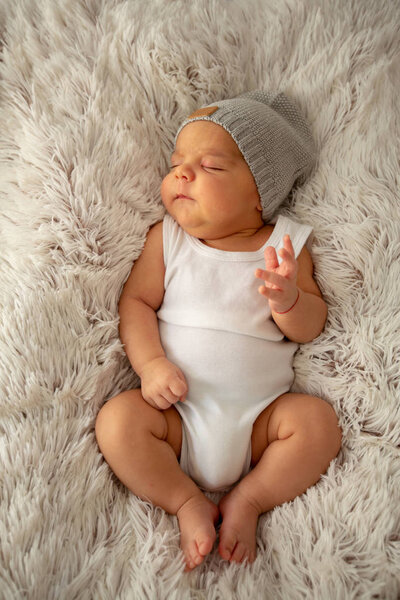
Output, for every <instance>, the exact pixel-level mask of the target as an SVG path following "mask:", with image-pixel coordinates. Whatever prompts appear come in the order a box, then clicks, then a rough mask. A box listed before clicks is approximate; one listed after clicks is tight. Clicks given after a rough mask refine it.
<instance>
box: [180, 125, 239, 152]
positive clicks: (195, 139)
mask: <svg viewBox="0 0 400 600" xmlns="http://www.w3.org/2000/svg"><path fill="white" fill-rule="evenodd" d="M193 148H196V149H197V150H198V151H199V152H203V153H205V154H207V153H208V154H220V155H221V156H223V155H226V156H227V157H232V156H235V157H237V156H239V157H241V156H242V154H241V152H240V150H239V148H238V147H237V145H236V142H235V141H234V139H233V138H232V136H231V135H230V134H229V133H228V132H227V131H226V130H225V129H224V128H223V127H222V126H221V125H218V124H217V123H213V122H211V121H205V120H198V121H192V122H191V123H188V124H187V125H185V127H184V128H183V129H182V130H181V131H180V132H179V135H178V137H177V139H176V144H175V153H177V154H179V153H180V152H185V151H187V150H192V149H193Z"/></svg>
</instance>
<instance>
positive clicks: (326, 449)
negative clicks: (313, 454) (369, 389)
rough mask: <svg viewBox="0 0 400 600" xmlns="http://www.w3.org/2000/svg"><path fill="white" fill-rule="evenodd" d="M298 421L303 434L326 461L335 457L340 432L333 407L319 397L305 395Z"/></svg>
mask: <svg viewBox="0 0 400 600" xmlns="http://www.w3.org/2000/svg"><path fill="white" fill-rule="evenodd" d="M300 421H301V423H302V428H303V433H304V436H305V437H306V438H308V439H309V440H310V442H311V443H312V445H314V447H315V450H316V451H317V452H320V453H321V456H325V457H326V460H328V461H330V460H332V459H333V458H335V456H336V455H337V454H338V452H339V450H340V446H341V442H342V432H341V429H340V427H339V422H338V418H337V415H336V413H335V411H334V409H333V407H332V406H331V405H330V404H329V403H328V402H326V401H325V400H322V399H321V398H316V397H314V396H306V397H305V400H304V412H303V415H302V417H301V418H300Z"/></svg>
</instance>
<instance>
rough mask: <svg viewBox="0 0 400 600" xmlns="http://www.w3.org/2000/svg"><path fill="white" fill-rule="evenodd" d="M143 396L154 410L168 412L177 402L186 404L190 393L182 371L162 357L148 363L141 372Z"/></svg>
mask: <svg viewBox="0 0 400 600" xmlns="http://www.w3.org/2000/svg"><path fill="white" fill-rule="evenodd" d="M139 375H140V379H141V382H142V390H141V391H142V396H143V398H144V400H146V402H148V403H149V404H150V405H151V406H154V408H159V409H161V410H166V409H167V408H169V407H170V406H171V405H172V404H175V403H176V402H179V401H181V402H184V401H185V397H186V393H187V391H188V387H187V383H186V379H185V376H184V374H183V373H182V371H181V370H180V369H179V368H178V367H177V366H176V365H174V364H173V363H172V362H170V361H169V360H168V359H167V358H165V357H163V356H160V357H158V358H155V359H153V360H151V361H149V362H148V363H146V364H145V365H144V367H143V369H142V371H141V373H140V374H139Z"/></svg>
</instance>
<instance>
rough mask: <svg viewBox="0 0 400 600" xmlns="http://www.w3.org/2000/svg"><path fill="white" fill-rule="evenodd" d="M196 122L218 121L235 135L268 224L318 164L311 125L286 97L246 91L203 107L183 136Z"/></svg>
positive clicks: (189, 121)
mask: <svg viewBox="0 0 400 600" xmlns="http://www.w3.org/2000/svg"><path fill="white" fill-rule="evenodd" d="M193 121H211V122H213V123H217V124H218V125H221V126H222V127H223V128H224V129H225V130H226V131H227V132H228V133H229V134H230V135H231V136H232V138H233V139H234V141H235V142H236V144H237V146H238V148H239V150H240V152H241V153H242V155H243V157H244V159H245V161H246V162H247V164H248V166H249V168H250V171H251V172H252V174H253V177H254V180H255V182H256V185H257V189H258V193H259V195H260V199H261V204H262V207H263V212H262V217H263V220H264V221H265V222H266V223H268V222H269V221H270V220H271V218H272V216H273V215H274V213H275V212H276V210H277V209H278V208H279V206H280V205H281V204H282V202H283V201H284V200H285V198H286V197H287V195H288V194H289V192H290V190H291V188H292V187H293V184H294V183H295V181H298V182H302V181H303V180H304V179H305V176H306V175H307V174H308V173H309V172H310V171H311V169H312V167H313V165H314V163H315V146H314V142H313V139H312V136H311V131H310V128H309V125H308V124H307V122H306V120H305V119H304V117H303V116H302V114H301V113H300V111H299V109H298V108H297V107H296V106H295V105H294V104H293V103H292V101H291V100H289V98H288V97H287V96H285V95H284V94H282V93H274V92H263V91H261V90H258V91H254V92H246V93H244V94H241V95H240V96H238V97H237V98H231V99H229V100H221V101H219V102H216V103H215V104H210V105H208V106H206V107H203V108H200V109H199V110H197V111H195V112H194V113H193V114H191V115H190V116H189V117H188V118H187V119H186V120H185V121H184V122H183V124H182V125H181V127H180V128H179V130H178V133H177V136H178V134H179V132H180V131H181V130H182V129H183V127H185V125H188V123H192V122H193Z"/></svg>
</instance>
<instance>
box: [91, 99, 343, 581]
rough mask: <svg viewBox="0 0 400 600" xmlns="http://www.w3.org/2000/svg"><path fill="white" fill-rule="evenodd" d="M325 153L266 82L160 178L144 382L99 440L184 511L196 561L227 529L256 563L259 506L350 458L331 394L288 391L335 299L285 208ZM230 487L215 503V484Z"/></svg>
mask: <svg viewBox="0 0 400 600" xmlns="http://www.w3.org/2000/svg"><path fill="white" fill-rule="evenodd" d="M314 160H315V149H314V144H313V140H312V137H311V134H310V130H309V127H308V124H307V122H306V121H305V119H304V118H303V116H302V115H301V113H300V111H299V110H298V108H297V107H296V106H295V104H294V103H293V102H292V101H291V100H290V99H289V98H288V97H287V96H286V95H284V94H282V93H266V92H263V91H255V92H248V93H244V94H242V95H240V96H238V97H236V98H232V99H228V100H222V101H221V102H217V103H215V104H212V105H209V106H206V107H204V108H201V109H199V110H197V111H196V112H194V113H193V114H192V115H190V116H189V117H188V118H187V119H186V120H185V121H184V123H183V124H182V126H181V127H180V129H179V131H178V134H177V137H176V144H175V149H174V152H173V154H172V157H171V169H170V171H169V173H168V174H167V175H166V177H165V178H164V180H163V182H162V186H161V196H162V200H163V203H164V206H165V208H166V211H167V214H166V216H165V218H164V220H163V221H162V222H160V223H157V224H156V225H154V226H153V227H152V228H151V229H150V231H149V233H148V236H147V240H146V243H145V246H144V249H143V252H142V254H141V256H140V257H139V259H138V260H137V261H136V262H135V264H134V266H133V268H132V271H131V273H130V276H129V278H128V280H127V282H126V284H125V286H124V289H123V292H122V295H121V299H120V303H119V314H120V336H121V340H122V342H123V344H124V345H125V351H126V353H127V356H128V358H129V360H130V362H131V364H132V367H133V368H134V370H135V371H136V372H137V373H138V375H139V376H140V378H141V388H140V389H134V390H129V391H125V392H123V393H121V394H119V395H118V396H116V397H114V398H112V399H111V400H109V401H108V402H107V403H106V404H105V405H104V406H103V408H102V409H101V410H100V412H99V415H98V418H97V422H96V436H97V440H98V444H99V447H100V449H101V451H102V453H103V455H104V457H105V459H106V461H107V462H108V464H109V465H110V467H111V469H112V470H113V471H114V473H115V474H116V475H117V477H118V478H119V479H120V480H121V481H122V482H123V483H124V484H125V485H126V486H127V487H128V488H129V489H130V490H131V491H132V492H133V493H134V494H136V495H137V496H139V497H140V498H142V499H144V500H148V501H151V502H152V503H153V504H154V505H157V506H160V507H162V508H163V509H165V510H166V511H167V512H168V513H170V514H173V515H176V516H177V518H178V522H179V528H180V533H181V547H182V550H183V553H184V558H185V563H186V569H187V570H190V569H193V568H194V567H195V566H196V565H199V564H200V563H201V562H202V561H203V560H204V557H205V556H207V555H208V554H209V553H210V552H211V550H212V548H213V545H214V542H215V540H216V537H217V533H216V528H215V527H216V524H217V523H218V522H219V521H220V522H221V525H220V530H219V546H218V550H219V553H220V555H221V557H222V558H224V559H226V560H228V561H234V562H243V561H247V562H252V561H253V560H254V559H255V556H256V530H257V522H258V517H259V515H260V514H262V513H264V512H266V511H269V510H271V509H273V508H274V507H275V506H278V505H280V504H282V503H284V502H287V501H290V500H292V499H293V498H295V497H296V496H298V495H300V494H302V493H303V492H304V491H305V490H306V489H307V488H308V487H309V486H311V485H313V484H314V483H316V482H317V481H318V479H319V478H320V476H321V474H323V473H324V472H325V471H326V469H327V467H328V465H329V463H330V461H331V460H332V459H333V458H334V457H335V456H336V455H337V453H338V451H339V448H340V443H341V432H340V429H339V426H338V421H337V417H336V415H335V412H334V411H333V409H332V407H331V406H330V405H329V404H328V403H327V402H326V401H324V400H322V399H320V398H317V397H314V396H310V395H307V394H301V393H292V392H290V388H291V385H292V383H293V377H294V374H293V367H292V363H293V355H294V353H295V352H296V350H297V348H298V345H299V344H301V343H304V342H309V341H311V340H313V339H314V338H315V337H316V336H318V335H319V334H320V333H321V331H322V329H323V327H324V324H325V320H326V316H327V306H326V304H325V302H324V300H323V299H322V297H321V292H320V290H319V288H318V285H317V283H316V282H315V280H314V278H313V263H312V259H311V256H310V253H309V250H308V249H307V244H309V243H310V235H311V231H312V229H311V227H310V226H308V225H304V224H300V223H298V222H296V221H293V220H292V219H289V218H288V217H286V216H283V215H280V214H279V210H278V209H279V206H280V205H281V204H282V202H283V201H284V200H285V198H286V197H287V195H288V194H289V192H290V190H291V188H292V187H293V185H294V183H295V182H297V183H298V182H299V181H302V180H304V177H305V176H306V175H307V174H308V173H309V172H310V170H311V169H312V167H313V164H314ZM207 491H223V492H225V494H224V495H223V497H222V499H221V501H220V503H219V505H218V506H217V505H216V504H215V503H214V502H212V501H211V499H210V498H209V497H208V496H207V495H206V494H205V492H207Z"/></svg>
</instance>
